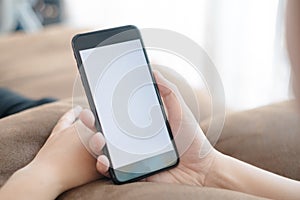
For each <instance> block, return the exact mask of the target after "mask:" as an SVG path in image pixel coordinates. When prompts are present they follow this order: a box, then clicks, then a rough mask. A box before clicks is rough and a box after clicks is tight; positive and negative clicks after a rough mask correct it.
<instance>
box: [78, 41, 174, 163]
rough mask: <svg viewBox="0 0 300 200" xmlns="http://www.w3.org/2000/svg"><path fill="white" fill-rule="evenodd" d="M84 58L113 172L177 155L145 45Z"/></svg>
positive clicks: (120, 46) (103, 49)
mask: <svg viewBox="0 0 300 200" xmlns="http://www.w3.org/2000/svg"><path fill="white" fill-rule="evenodd" d="M79 53H80V56H81V59H82V63H83V68H84V71H85V74H86V76H87V81H88V85H89V87H90V90H91V94H92V96H93V100H94V103H95V107H96V110H97V113H98V117H99V120H100V122H101V126H102V131H103V134H104V136H105V138H106V143H107V148H108V151H109V154H110V158H111V162H112V165H113V168H115V169H116V168H120V167H123V166H126V165H130V164H132V163H135V162H138V161H141V160H144V159H147V158H150V157H153V156H157V155H160V154H162V153H166V152H170V151H174V146H173V144H172V141H171V139H170V136H169V133H168V130H167V127H166V125H165V122H164V116H163V113H162V111H161V108H160V103H159V100H158V97H157V94H156V90H155V87H154V85H153V81H152V77H151V74H150V71H149V69H148V65H147V61H146V58H145V55H144V52H143V48H142V44H141V41H140V40H139V39H137V40H130V41H126V42H122V43H116V44H110V45H106V46H99V47H96V48H92V49H85V50H81V51H80V52H79Z"/></svg>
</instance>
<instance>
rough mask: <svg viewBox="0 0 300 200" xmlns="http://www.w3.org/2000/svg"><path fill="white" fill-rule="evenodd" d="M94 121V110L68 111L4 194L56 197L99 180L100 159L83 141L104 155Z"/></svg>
mask: <svg viewBox="0 0 300 200" xmlns="http://www.w3.org/2000/svg"><path fill="white" fill-rule="evenodd" d="M77 119H78V120H77ZM94 121H95V119H94V116H93V114H92V112H91V111H90V110H82V108H81V107H76V108H74V109H72V110H70V111H68V112H67V113H66V114H64V115H63V116H62V117H61V119H60V120H59V121H58V123H57V124H56V126H55V127H54V129H53V131H52V133H51V135H50V136H49V138H48V139H47V141H46V142H45V144H44V145H43V147H42V148H41V149H40V151H39V152H38V154H37V155H36V157H35V158H34V159H33V160H32V161H31V162H30V163H29V164H28V165H26V166H25V167H23V168H21V169H20V170H18V171H17V172H15V173H14V174H13V175H12V177H11V178H10V179H9V180H8V181H7V183H6V184H5V185H4V186H3V187H2V188H1V191H0V197H6V198H5V199H20V198H21V199H54V198H56V197H57V196H58V195H59V194H61V193H62V192H64V191H66V190H68V189H71V188H74V187H77V186H80V185H83V184H85V183H88V182H91V181H94V180H96V179H99V178H100V177H101V176H102V175H101V174H100V173H99V172H98V171H99V168H98V171H97V169H96V168H95V165H96V163H97V161H96V158H94V157H93V155H92V154H91V153H90V152H89V151H88V150H87V148H86V147H85V146H84V145H83V141H82V140H84V141H85V142H87V143H88V142H89V143H90V144H89V145H90V146H92V147H93V150H94V151H96V152H95V153H96V154H97V155H100V154H101V150H102V148H103V146H104V144H105V140H104V137H103V136H102V134H100V133H95V132H96V131H95V128H94ZM99 158H100V159H101V156H100V157H99ZM105 171H107V169H105ZM100 172H101V170H100ZM15 190H17V191H18V192H15Z"/></svg>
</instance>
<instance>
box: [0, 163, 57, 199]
mask: <svg viewBox="0 0 300 200" xmlns="http://www.w3.org/2000/svg"><path fill="white" fill-rule="evenodd" d="M54 178H55V177H53V176H51V175H50V174H43V173H39V171H37V170H32V169H27V168H24V169H21V170H18V171H17V172H15V173H14V174H13V175H12V176H11V177H10V178H9V180H8V181H7V182H6V183H5V185H4V186H3V187H2V188H1V189H0V198H1V199H7V200H10V199H13V200H17V199H32V200H35V199H39V200H40V199H45V200H48V199H55V198H56V197H57V196H58V195H59V194H60V193H61V189H62V188H61V186H60V184H58V182H57V181H56V180H55V179H54Z"/></svg>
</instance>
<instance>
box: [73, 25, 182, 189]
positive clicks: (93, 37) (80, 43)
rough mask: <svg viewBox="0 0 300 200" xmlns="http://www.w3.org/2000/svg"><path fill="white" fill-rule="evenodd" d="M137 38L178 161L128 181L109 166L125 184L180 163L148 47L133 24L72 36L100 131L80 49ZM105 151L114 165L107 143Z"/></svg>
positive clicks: (114, 176)
mask: <svg viewBox="0 0 300 200" xmlns="http://www.w3.org/2000/svg"><path fill="white" fill-rule="evenodd" d="M125 31H130V34H122V37H118V38H116V39H114V40H110V41H109V40H107V39H108V38H110V37H111V36H113V35H116V34H119V33H122V32H125ZM136 39H139V40H140V42H141V44H142V48H143V52H144V56H145V59H146V62H147V65H148V69H149V73H150V75H151V78H152V81H153V85H154V88H155V91H156V95H157V98H158V100H159V103H160V107H161V110H162V113H163V115H164V119H165V125H166V127H167V129H168V133H169V137H170V139H171V141H172V144H173V147H174V151H175V153H176V162H175V163H174V164H173V165H170V166H166V167H164V168H162V169H159V170H156V171H152V172H149V173H147V174H143V175H141V176H138V177H135V178H132V179H129V180H127V181H120V180H119V179H118V177H117V175H116V172H115V170H116V169H114V168H113V167H109V173H110V176H111V178H112V180H113V182H114V183H115V184H123V183H129V182H133V181H137V180H140V179H143V178H146V177H148V176H151V175H154V174H156V173H159V172H161V171H164V170H167V169H170V168H173V167H175V166H177V165H178V163H179V154H178V150H177V148H176V145H175V142H174V138H173V135H172V131H171V127H170V125H169V122H168V119H167V115H166V112H165V109H164V106H163V102H162V99H161V96H160V94H159V90H158V86H157V83H156V81H155V78H154V76H153V72H152V69H151V66H150V63H149V60H148V56H147V53H146V49H145V48H144V43H143V40H142V37H141V34H140V32H139V30H138V28H137V27H135V26H133V25H127V26H121V27H116V28H111V29H105V30H100V31H94V32H88V33H82V34H77V35H75V36H74V37H73V38H72V48H73V52H74V56H75V59H76V62H77V67H78V70H79V73H80V77H81V81H82V84H83V86H84V90H85V93H86V95H87V99H88V102H89V105H90V108H91V110H92V112H93V114H94V115H95V126H96V129H97V130H98V131H99V132H102V128H101V122H100V120H99V116H98V113H97V110H96V107H95V103H94V99H93V97H92V93H91V91H90V87H89V84H88V80H87V76H86V73H85V70H84V67H83V62H82V59H81V57H80V53H79V51H81V50H85V49H91V48H96V47H99V44H100V43H101V45H100V46H106V45H111V44H116V43H121V42H126V41H130V40H136ZM106 41H108V42H107V43H105V42H106ZM103 153H104V154H105V155H106V156H107V157H108V159H109V161H110V166H112V163H111V158H110V154H109V152H108V148H107V147H106V145H105V147H104V148H103ZM161 155H162V154H160V155H158V156H161ZM155 157H156V156H155ZM151 158H152V157H151ZM139 162H140V161H139ZM128 174H129V173H128Z"/></svg>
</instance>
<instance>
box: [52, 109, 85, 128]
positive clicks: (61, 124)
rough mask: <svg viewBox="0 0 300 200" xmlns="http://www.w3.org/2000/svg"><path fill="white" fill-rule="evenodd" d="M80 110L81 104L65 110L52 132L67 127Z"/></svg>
mask: <svg viewBox="0 0 300 200" xmlns="http://www.w3.org/2000/svg"><path fill="white" fill-rule="evenodd" d="M81 111H82V108H81V106H76V107H75V108H73V109H71V110H69V111H68V112H66V113H65V114H64V115H63V116H62V117H61V118H60V119H59V120H58V122H57V124H56V125H55V127H54V128H53V130H52V133H56V132H60V131H62V130H64V129H66V128H68V127H70V126H71V125H72V124H73V123H74V122H75V120H76V119H77V117H78V116H79V114H80V112H81Z"/></svg>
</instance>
